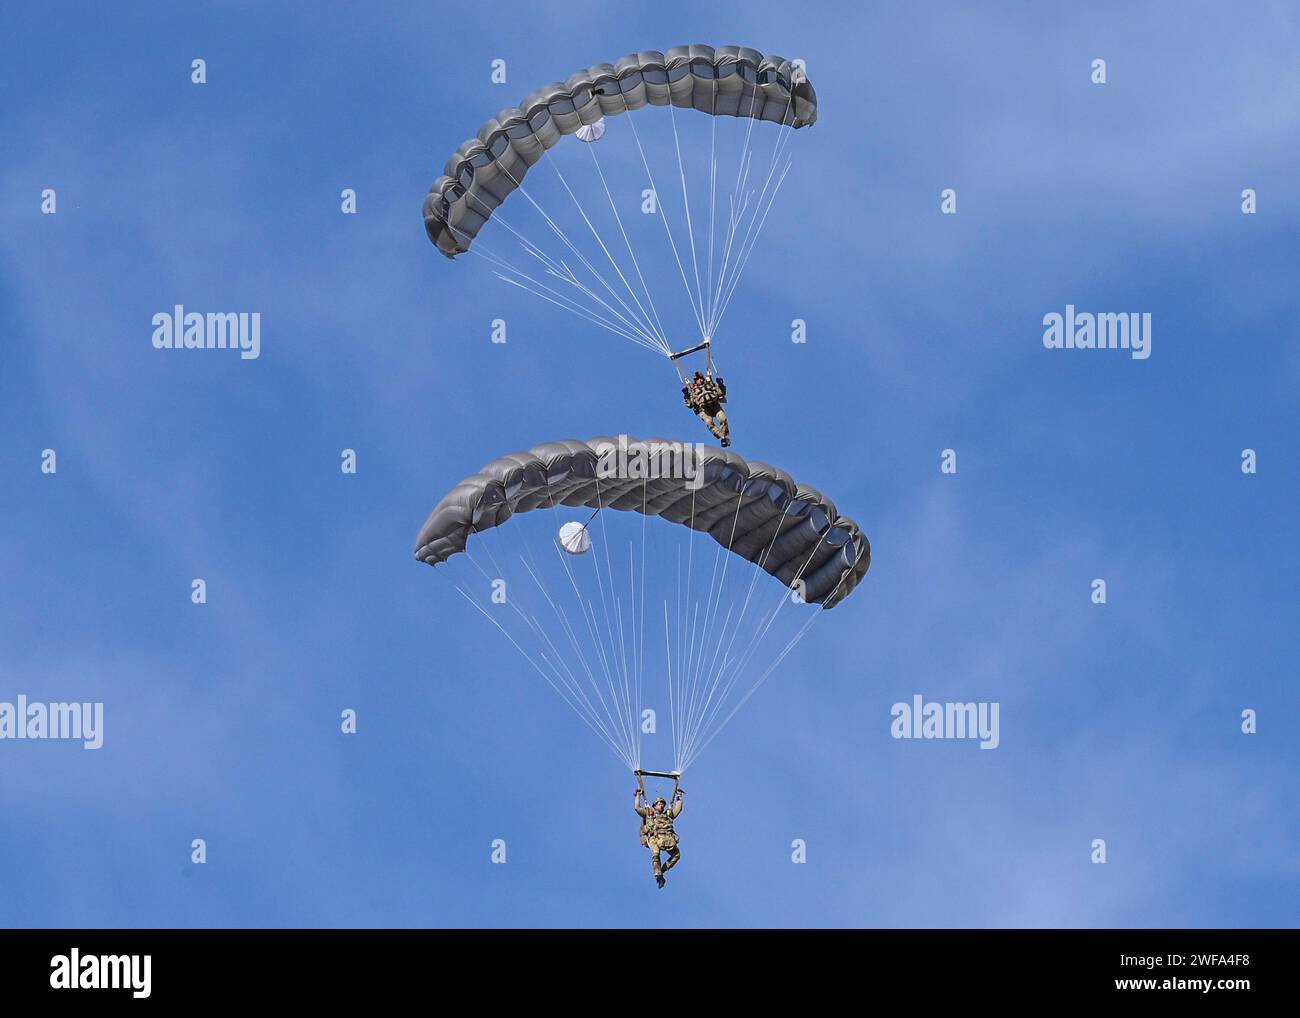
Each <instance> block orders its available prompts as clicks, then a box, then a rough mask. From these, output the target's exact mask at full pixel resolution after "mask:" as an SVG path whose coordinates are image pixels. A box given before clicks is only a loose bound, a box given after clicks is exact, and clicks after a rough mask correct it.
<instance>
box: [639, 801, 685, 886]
mask: <svg viewBox="0 0 1300 1018" xmlns="http://www.w3.org/2000/svg"><path fill="white" fill-rule="evenodd" d="M635 808H636V812H637V815H638V816H639V817H641V820H642V823H641V844H643V845H645V847H646V848H648V849H650V866H651V868H653V869H654V871H655V876H656V877H662V876H663V875H664V874H665V873H667V872H668V871H669V870H670V869H672V868H673V867H674V866H676V865H677V863H678V862H679V861H680V860H681V857H682V852H681V849H679V848H678V847H677V832H676V831H674V830H673V821H674V820H675V819H677V817H679V816H681V814H682V800H681V799H676V800H675V801H674V802H673V804H672V805H671V806H669V807H668V808H667V809H665V810H664V811H663V812H662V813H656V812H655V811H654V810H653V809H651V808H650V807H648V806H642V805H641V802H640V798H639V797H638V799H637V803H636V807H635ZM660 853H667V855H668V861H667V862H665V863H661V862H660V861H659V855H660Z"/></svg>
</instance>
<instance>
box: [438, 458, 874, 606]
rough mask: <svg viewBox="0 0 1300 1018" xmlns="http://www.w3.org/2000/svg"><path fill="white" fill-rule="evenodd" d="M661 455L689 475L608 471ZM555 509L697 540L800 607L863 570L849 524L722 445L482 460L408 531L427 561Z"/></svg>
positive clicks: (807, 491)
mask: <svg viewBox="0 0 1300 1018" xmlns="http://www.w3.org/2000/svg"><path fill="white" fill-rule="evenodd" d="M696 449H699V450H700V451H699V452H698V454H697V453H696V452H695V451H694V450H696ZM620 450H621V452H620ZM673 450H685V452H683V454H682V455H683V456H686V457H688V459H689V461H690V466H689V467H688V471H691V472H693V473H692V474H691V477H687V478H683V476H681V474H680V473H678V474H677V475H676V476H649V477H642V476H628V474H629V473H631V472H628V471H624V472H622V473H620V472H619V471H617V470H610V469H608V468H609V466H610V465H611V464H612V463H614V462H615V461H617V457H618V456H620V455H622V456H624V457H626V458H625V459H624V460H622V461H620V462H630V461H632V459H634V458H636V457H638V456H640V457H642V458H643V459H642V461H643V462H660V463H662V462H664V460H663V457H665V456H670V455H672V454H673V453H672V451H673ZM656 457H658V459H656ZM651 473H652V474H653V473H655V472H654V471H652V472H651ZM659 473H660V474H662V471H660V472H659ZM555 506H586V507H588V508H590V509H606V510H616V511H619V512H640V513H644V514H645V515H647V516H657V517H659V518H661V519H663V520H665V521H667V522H669V523H673V524H677V525H681V526H686V527H690V528H692V529H693V530H696V531H701V532H704V533H707V534H708V535H709V536H711V537H712V538H713V539H714V540H715V541H717V542H718V543H719V544H720V545H722V546H723V547H724V548H726V549H727V550H729V551H730V552H732V553H733V554H736V555H739V556H741V557H743V558H745V559H748V560H749V561H750V562H753V563H754V564H755V565H757V566H758V567H759V568H761V569H763V570H764V571H766V572H767V573H769V574H771V575H772V576H774V577H776V578H777V579H779V580H780V581H781V582H782V583H784V584H786V585H787V586H794V585H795V582H796V581H802V584H803V598H804V600H805V601H808V602H812V603H814V604H820V605H821V606H822V607H824V608H833V607H835V605H837V604H839V602H840V601H842V600H844V598H846V597H848V595H849V594H850V593H852V591H853V589H854V588H855V587H856V586H857V585H858V583H859V582H860V581H861V579H862V577H863V576H865V575H866V572H867V569H868V567H869V566H870V565H871V545H870V543H869V542H868V540H867V537H866V535H865V534H864V533H863V532H862V530H861V529H860V528H859V527H858V525H857V523H855V522H854V521H853V520H851V519H849V518H847V517H843V516H840V515H839V513H838V512H837V511H836V508H835V503H833V502H832V501H831V500H830V499H829V498H827V497H826V496H825V495H823V494H822V493H821V492H819V491H818V490H817V489H816V488H812V487H809V486H808V485H805V484H800V483H798V482H797V481H795V480H794V479H793V478H792V477H791V476H790V475H789V474H787V473H786V472H785V471H784V470H781V469H779V468H778V467H774V466H770V465H768V464H766V463H760V462H758V461H756V460H753V461H746V460H745V459H743V458H742V457H740V456H739V455H737V454H736V453H734V452H732V451H731V450H729V449H718V448H714V447H711V446H705V447H697V446H692V445H691V444H690V443H686V442H672V441H668V440H665V439H627V438H622V439H620V438H618V437H602V438H593V439H591V440H590V441H588V442H583V441H578V440H573V439H570V440H567V441H560V442H547V443H545V444H543V445H538V446H534V447H533V448H532V449H530V450H528V451H527V452H517V453H511V454H510V455H508V456H502V457H501V458H500V459H497V460H493V461H492V462H491V463H489V464H488V465H487V466H486V467H484V468H483V469H482V470H480V471H479V472H478V473H477V474H474V475H473V476H471V477H467V478H465V480H463V481H461V482H460V484H458V485H456V487H455V488H453V489H452V490H451V491H450V492H448V494H447V495H446V497H445V498H443V499H442V501H440V502H439V503H438V505H437V507H436V508H435V509H434V510H433V512H432V513H431V514H430V516H429V518H428V519H427V520H426V521H425V523H424V526H423V527H421V528H420V533H419V536H418V538H417V539H416V547H415V557H416V558H417V559H419V560H420V561H421V562H427V563H428V564H429V565H438V564H439V563H442V562H445V561H447V560H448V559H449V558H451V557H452V556H453V555H455V554H457V553H458V552H462V551H464V550H465V548H466V545H467V543H468V542H469V539H470V535H471V534H475V533H479V532H481V531H485V530H489V529H491V528H493V527H499V526H501V525H502V524H504V523H506V522H507V521H508V520H509V519H510V517H511V516H513V515H515V514H516V513H526V512H531V511H532V510H534V509H547V508H552V507H555Z"/></svg>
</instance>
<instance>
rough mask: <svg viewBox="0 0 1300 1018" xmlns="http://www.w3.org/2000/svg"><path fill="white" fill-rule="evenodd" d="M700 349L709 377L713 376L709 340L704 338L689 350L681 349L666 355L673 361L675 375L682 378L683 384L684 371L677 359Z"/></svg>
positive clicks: (684, 380) (684, 378) (684, 379)
mask: <svg viewBox="0 0 1300 1018" xmlns="http://www.w3.org/2000/svg"><path fill="white" fill-rule="evenodd" d="M701 350H703V351H704V359H705V362H706V367H707V369H708V372H709V377H712V376H713V343H712V341H711V340H707V339H706V340H705V341H704V342H703V343H697V344H696V345H695V346H693V347H691V348H690V349H689V350H681V351H679V352H678V353H674V354H669V355H668V359H669V360H670V361H672V362H673V367H675V368H676V369H677V377H678V378H680V379H681V380H682V383H683V384H685V382H686V372H684V371H683V370H682V366H681V365H680V364H679V363H678V361H680V360H681V359H682V358H683V357H689V356H690V355H691V354H693V353H699V352H700V351H701Z"/></svg>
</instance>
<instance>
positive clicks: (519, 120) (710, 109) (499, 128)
mask: <svg viewBox="0 0 1300 1018" xmlns="http://www.w3.org/2000/svg"><path fill="white" fill-rule="evenodd" d="M647 104H649V105H651V106H668V105H670V104H671V105H672V106H676V107H680V108H682V109H695V110H699V111H701V112H703V113H708V114H711V115H714V116H730V117H742V118H744V117H752V118H753V119H755V120H768V121H771V122H773V123H777V124H784V125H785V126H787V127H793V128H800V127H807V126H809V125H811V124H814V123H816V121H817V93H816V92H814V91H813V87H812V84H811V83H810V82H809V81H808V78H807V76H806V75H805V74H804V73H803V69H802V67H801V66H800V65H798V64H795V63H793V62H792V61H789V60H786V59H785V58H784V57H778V56H768V57H765V56H763V54H762V53H759V52H758V51H757V50H753V49H749V48H747V47H744V46H722V47H720V48H719V49H716V50H715V49H714V48H713V47H712V46H703V45H694V46H675V47H673V48H672V49H670V50H669V51H668V52H667V53H659V52H657V51H654V50H647V51H645V52H642V53H630V54H628V55H627V56H625V57H623V58H622V59H621V60H619V61H618V62H617V63H614V64H596V65H595V66H593V67H589V68H587V69H586V70H584V71H578V72H577V73H576V74H573V75H572V76H570V78H569V79H568V81H565V82H563V83H560V82H558V81H557V82H552V83H551V84H549V85H545V86H543V87H542V88H539V89H538V90H537V91H535V92H533V93H532V94H530V95H529V96H527V97H526V98H525V99H524V100H523V102H521V103H520V104H519V105H518V106H511V107H510V108H508V109H505V110H502V111H501V112H500V113H498V114H497V115H496V116H495V117H493V118H492V119H491V120H489V121H487V123H485V124H484V125H483V126H482V127H481V128H479V132H478V135H477V136H476V137H473V138H470V139H469V140H468V141H466V142H465V143H464V144H463V145H461V146H460V148H458V149H457V150H456V152H455V154H454V155H453V156H452V157H451V158H450V159H448V160H447V165H446V166H445V167H444V168H443V176H441V177H439V178H438V179H437V180H436V181H435V182H434V185H433V187H432V188H430V189H429V194H428V196H427V197H426V198H425V200H424V228H425V231H426V232H427V233H428V234H429V239H430V240H431V241H433V243H434V244H435V245H437V247H438V250H439V251H441V252H442V253H443V254H445V255H446V256H447V257H448V258H454V257H456V255H458V254H462V253H463V252H465V251H468V250H469V248H470V245H471V244H472V243H473V242H474V238H475V237H477V236H478V232H479V230H480V229H482V227H483V224H484V223H485V222H487V220H488V218H489V217H490V216H491V215H492V213H493V212H495V211H496V209H497V207H498V206H499V205H500V204H501V203H502V202H503V201H505V200H506V198H507V197H509V195H510V194H511V192H513V191H514V190H515V189H516V188H517V187H519V185H520V182H521V181H522V180H523V179H524V175H525V174H526V173H527V172H528V169H529V167H531V166H533V165H534V164H536V163H537V161H538V160H540V159H541V158H542V156H543V155H544V154H545V153H546V150H547V149H549V148H551V147H553V146H554V145H555V144H556V143H557V142H558V141H559V140H560V138H562V137H563V136H564V135H566V134H573V133H575V132H576V131H577V130H578V128H579V127H582V126H583V125H584V124H594V123H595V122H596V121H598V120H600V118H601V117H612V116H616V115H617V114H620V113H626V112H628V111H630V110H637V109H640V108H641V107H643V106H645V105H647Z"/></svg>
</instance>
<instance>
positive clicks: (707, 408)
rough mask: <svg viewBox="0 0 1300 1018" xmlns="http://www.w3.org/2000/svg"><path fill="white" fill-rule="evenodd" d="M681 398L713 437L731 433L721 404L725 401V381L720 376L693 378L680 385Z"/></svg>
mask: <svg viewBox="0 0 1300 1018" xmlns="http://www.w3.org/2000/svg"><path fill="white" fill-rule="evenodd" d="M682 399H683V400H685V402H686V405H687V406H688V407H689V408H690V409H691V410H693V411H694V412H695V416H697V417H698V418H699V419H700V420H702V421H703V422H704V426H705V427H706V428H708V429H709V431H710V433H711V434H712V435H713V437H714V438H717V439H725V438H728V437H729V436H730V434H731V426H730V425H729V424H728V423H727V412H726V411H725V410H723V409H722V404H723V403H725V402H726V401H727V383H726V382H724V381H723V380H722V379H721V378H719V379H717V380H716V381H714V379H712V378H709V377H704V378H693V379H691V380H690V381H689V382H687V383H686V385H684V386H683V387H682Z"/></svg>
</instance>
